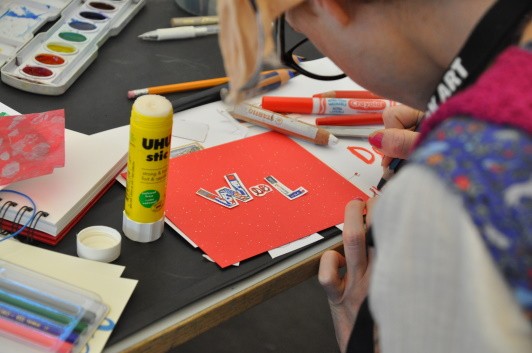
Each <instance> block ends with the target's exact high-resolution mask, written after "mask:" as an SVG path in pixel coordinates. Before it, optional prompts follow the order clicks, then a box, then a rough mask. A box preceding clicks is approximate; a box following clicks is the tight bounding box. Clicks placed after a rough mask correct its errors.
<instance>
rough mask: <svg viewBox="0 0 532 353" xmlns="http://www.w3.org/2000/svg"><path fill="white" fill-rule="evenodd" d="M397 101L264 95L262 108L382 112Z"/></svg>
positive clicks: (282, 111)
mask: <svg viewBox="0 0 532 353" xmlns="http://www.w3.org/2000/svg"><path fill="white" fill-rule="evenodd" d="M396 104H397V103H396V102H394V101H391V100H388V99H355V98H353V99H348V98H311V97H275V96H264V97H262V108H264V109H267V110H271V111H274V112H277V113H300V114H318V115H325V114H334V115H354V114H366V113H382V112H383V110H384V109H385V108H387V107H390V106H392V105H396Z"/></svg>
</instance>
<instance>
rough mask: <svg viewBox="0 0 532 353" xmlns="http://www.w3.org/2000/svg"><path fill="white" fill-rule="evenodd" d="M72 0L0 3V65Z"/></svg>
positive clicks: (55, 17) (54, 18)
mask: <svg viewBox="0 0 532 353" xmlns="http://www.w3.org/2000/svg"><path fill="white" fill-rule="evenodd" d="M70 2H72V0H13V1H6V2H4V1H2V3H0V66H2V65H4V64H5V62H6V61H7V60H9V59H11V58H13V57H14V56H15V55H16V54H17V52H18V50H19V49H20V48H22V46H23V45H24V44H26V43H27V42H29V41H30V40H31V39H32V38H33V35H34V34H35V32H37V30H38V29H39V28H41V27H42V26H43V25H44V24H45V23H47V22H50V21H54V20H56V19H57V18H58V17H59V14H60V13H61V11H62V10H63V9H64V8H65V7H66V6H67V5H68V4H69V3H70Z"/></svg>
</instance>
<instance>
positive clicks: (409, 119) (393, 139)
mask: <svg viewBox="0 0 532 353" xmlns="http://www.w3.org/2000/svg"><path fill="white" fill-rule="evenodd" d="M422 116H423V112H421V111H419V110H416V109H413V108H410V107H408V106H406V105H395V106H392V107H389V108H387V109H385V110H384V112H383V113H382V119H383V121H384V127H385V128H384V129H382V130H377V131H375V132H373V133H372V134H371V135H370V136H369V138H368V141H369V143H370V144H371V145H372V146H373V147H374V148H376V149H377V150H379V151H380V152H381V153H382V154H383V155H384V157H383V158H382V166H383V167H385V168H386V167H387V166H388V165H389V164H390V162H391V161H392V159H393V158H400V159H406V158H408V156H409V154H410V151H411V149H412V146H413V145H414V142H415V140H416V138H417V135H418V133H417V132H414V131H413V130H414V129H415V128H416V125H417V124H418V123H419V121H420V119H421V117H422Z"/></svg>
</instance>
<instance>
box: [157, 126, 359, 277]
mask: <svg viewBox="0 0 532 353" xmlns="http://www.w3.org/2000/svg"><path fill="white" fill-rule="evenodd" d="M324 148H327V147H324ZM232 173H236V174H237V175H238V177H239V178H240V180H241V181H242V183H243V184H244V186H245V187H246V188H247V189H248V190H250V188H252V187H253V186H256V185H259V184H265V185H269V184H268V183H267V182H266V180H265V179H264V178H265V177H267V176H270V175H271V176H274V177H275V178H276V179H277V180H279V181H280V182H281V183H283V184H284V185H286V186H287V187H288V188H290V189H292V190H296V189H297V188H299V187H303V188H304V189H306V190H307V193H306V194H305V195H303V196H301V197H298V198H296V199H294V200H290V199H288V198H287V197H286V196H283V195H282V194H281V193H280V192H279V191H276V190H275V189H273V191H271V192H269V193H267V194H265V195H264V196H261V197H258V196H253V200H250V201H248V202H239V204H238V206H236V207H233V208H226V207H223V206H221V205H219V204H216V203H215V202H212V201H210V200H207V199H205V198H203V197H201V196H199V195H197V194H196V192H197V191H198V190H199V189H205V190H208V191H209V192H211V193H213V194H216V190H217V189H219V188H221V187H224V186H226V187H227V186H228V184H227V182H226V181H225V179H224V176H225V175H228V174H232ZM355 197H361V198H363V199H366V198H367V196H366V195H365V194H364V193H363V192H362V191H360V190H359V189H358V188H357V187H355V186H354V185H353V184H351V183H350V182H349V181H347V180H346V179H344V178H343V177H342V176H341V175H339V174H338V173H336V172H335V171H334V170H332V169H331V168H329V167H328V166H327V165H326V164H324V163H323V162H321V161H320V160H319V159H318V158H316V157H315V156H314V155H312V154H311V153H309V152H308V151H306V150H305V149H304V148H302V147H301V146H300V145H298V144H297V143H296V142H294V141H292V140H291V139H290V138H288V137H286V136H284V135H282V134H278V133H275V132H267V133H264V134H260V135H257V136H253V137H249V138H245V139H242V140H238V141H234V142H230V143H226V144H223V145H220V146H216V147H211V148H208V149H205V150H202V151H197V152H194V153H191V154H188V155H183V156H180V157H177V158H174V159H171V160H170V171H169V179H168V188H167V195H166V204H165V208H166V217H167V218H168V219H169V220H170V221H171V222H173V223H174V224H175V225H176V226H177V227H178V228H179V229H181V231H183V233H184V235H186V236H187V237H188V238H190V239H191V240H192V241H193V242H195V243H196V244H197V245H198V246H199V247H200V248H201V249H202V250H203V251H204V252H205V253H206V254H207V255H208V256H209V257H211V258H212V259H213V260H214V261H215V262H216V263H217V264H218V265H219V266H221V267H227V266H229V265H231V264H233V263H236V262H239V261H242V260H245V259H248V258H250V257H252V256H255V255H258V254H261V253H263V252H266V251H268V250H271V249H274V248H276V247H279V246H282V245H284V244H287V243H289V242H291V241H294V240H297V239H300V238H302V237H305V236H308V235H310V234H313V233H316V232H318V231H320V230H323V229H326V228H328V227H331V226H334V225H336V224H339V223H343V216H344V208H345V205H346V204H347V202H348V201H349V200H352V199H353V198H355Z"/></svg>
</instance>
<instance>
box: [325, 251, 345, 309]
mask: <svg viewBox="0 0 532 353" xmlns="http://www.w3.org/2000/svg"><path fill="white" fill-rule="evenodd" d="M345 265H346V263H345V258H344V257H343V256H342V255H341V254H340V253H338V252H336V251H333V250H329V251H326V252H324V253H323V255H322V256H321V259H320V268H319V270H318V281H319V282H320V284H321V286H322V287H323V289H324V290H325V294H327V298H328V299H329V300H330V301H331V302H333V303H336V302H338V301H339V300H340V299H341V297H342V294H343V292H344V281H342V278H341V277H340V274H339V270H340V269H341V268H342V267H344V266H345Z"/></svg>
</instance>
